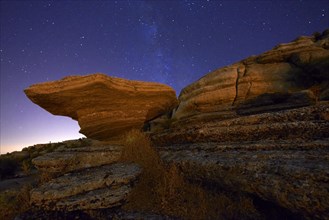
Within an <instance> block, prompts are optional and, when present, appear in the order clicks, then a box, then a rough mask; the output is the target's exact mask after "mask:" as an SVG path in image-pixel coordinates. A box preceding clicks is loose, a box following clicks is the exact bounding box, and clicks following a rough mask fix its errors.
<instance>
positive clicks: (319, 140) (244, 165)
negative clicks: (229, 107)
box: [159, 102, 329, 219]
mask: <svg viewBox="0 0 329 220" xmlns="http://www.w3.org/2000/svg"><path fill="white" fill-rule="evenodd" d="M182 129H183V128H182ZM328 131H329V102H323V103H320V104H319V105H317V106H310V107H303V108H297V109H292V110H283V111H280V112H275V113H263V114H257V115H251V116H244V117H240V118H238V119H229V120H225V121H221V122H217V124H216V122H211V123H204V124H203V125H199V126H196V127H194V128H189V129H185V132H183V131H181V132H178V131H177V133H170V134H169V133H167V136H166V134H163V136H166V141H169V142H170V140H171V141H172V143H173V142H174V143H176V144H174V145H169V146H168V147H163V148H159V150H160V154H161V157H162V159H163V160H164V161H166V162H167V163H174V164H176V165H177V166H178V167H180V169H181V170H182V171H183V173H184V174H185V175H186V177H188V178H190V179H192V180H194V181H202V182H206V183H208V184H209V183H212V184H214V185H216V186H218V187H220V188H223V189H226V190H230V191H236V192H240V193H241V192H244V193H249V194H252V195H255V196H257V197H259V198H262V199H264V200H266V201H271V202H274V203H276V204H278V205H280V206H281V207H285V208H287V209H289V210H291V211H293V212H295V213H298V214H302V215H304V216H305V217H309V218H311V219H315V218H319V219H326V218H329V203H328V202H327V201H326V199H325V198H328V197H329V191H328V181H329V171H328V170H329V157H328V155H329V132H328ZM170 135H172V136H170ZM169 136H170V138H169ZM171 138H172V139H171ZM169 139H170V140H169ZM181 140H189V142H190V143H191V144H186V142H185V143H184V142H183V141H181ZM161 143H162V145H164V144H163V143H164V142H161Z"/></svg>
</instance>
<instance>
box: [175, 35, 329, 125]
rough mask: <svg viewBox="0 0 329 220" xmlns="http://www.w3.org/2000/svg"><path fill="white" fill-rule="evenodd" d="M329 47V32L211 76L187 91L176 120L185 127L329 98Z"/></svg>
mask: <svg viewBox="0 0 329 220" xmlns="http://www.w3.org/2000/svg"><path fill="white" fill-rule="evenodd" d="M328 45H329V30H327V31H325V32H324V33H323V34H322V36H320V37H319V36H318V37H315V36H311V37H300V38H298V39H297V40H295V41H293V42H291V43H287V44H280V45H279V46H277V47H275V48H273V49H272V50H270V51H268V52H265V53H263V54H261V55H259V56H253V57H250V58H247V59H245V60H242V61H240V62H238V63H235V64H233V65H230V66H227V67H224V68H220V69H218V70H216V71H214V72H212V73H209V74H207V75H206V76H204V77H202V78H201V79H199V80H198V81H196V82H194V83H192V84H190V85H189V86H187V87H186V88H184V89H183V90H182V92H181V94H180V96H179V102H180V104H179V106H178V108H177V110H176V111H175V112H174V115H173V117H172V118H173V120H180V121H181V122H182V124H185V123H189V122H190V121H191V120H192V119H194V117H196V119H200V118H201V120H212V119H213V118H221V119H225V118H234V117H237V116H239V115H246V114H256V113H262V112H271V111H276V110H280V109H289V108H296V107H301V106H308V105H311V104H314V102H315V101H317V100H328V98H329V97H328V88H329V46H328ZM184 119H186V121H183V120H184ZM194 122H195V121H192V122H191V123H194Z"/></svg>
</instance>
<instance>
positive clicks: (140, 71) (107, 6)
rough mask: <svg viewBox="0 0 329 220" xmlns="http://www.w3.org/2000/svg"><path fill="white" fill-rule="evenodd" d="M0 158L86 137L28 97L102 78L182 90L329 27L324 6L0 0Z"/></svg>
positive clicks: (322, 1) (319, 0)
mask: <svg viewBox="0 0 329 220" xmlns="http://www.w3.org/2000/svg"><path fill="white" fill-rule="evenodd" d="M0 16H1V17H0V19H1V36H0V37H1V45H0V55H1V153H6V152H8V151H13V150H20V149H22V148H23V147H27V146H30V145H33V144H37V143H49V142H50V141H51V142H57V141H63V140H68V139H76V138H80V137H83V135H81V134H79V133H78V131H79V126H78V124H77V122H76V121H73V120H72V119H70V118H67V117H62V116H53V115H51V114H50V113H48V112H46V111H45V110H43V109H42V108H41V107H39V106H37V105H35V104H33V103H32V102H31V101H30V100H29V99H28V98H27V97H26V96H25V94H24V92H23V90H24V88H26V87H28V86H30V85H31V84H36V83H40V82H45V81H50V80H58V79H61V78H62V77H65V76H67V75H84V74H90V73H95V72H103V73H106V74H108V75H111V76H117V77H123V78H127V79H134V80H144V81H156V82H161V83H165V84H168V85H171V86H172V87H173V88H174V89H175V90H176V93H177V95H178V94H179V92H180V90H181V89H182V88H183V87H185V86H187V85H188V84H190V83H191V82H193V81H195V80H197V79H199V78H200V77H202V76H203V75H205V74H207V73H208V72H210V71H212V70H215V69H217V68H219V67H223V66H226V65H229V64H232V63H234V62H237V61H239V60H241V59H243V58H246V57H248V56H251V55H256V54H260V53H262V52H264V51H267V50H270V49H271V48H273V47H274V46H275V45H277V44H279V43H284V42H289V41H291V40H294V39H295V38H296V37H298V36H300V35H311V34H312V33H314V32H316V31H319V32H322V31H323V30H325V29H326V28H328V27H329V0H309V1H302V0H300V1H293V0H289V1H284V0H282V1H265V0H264V1H247V0H242V1H237V0H236V1H215V0H210V1H135V0H131V1H1V11H0Z"/></svg>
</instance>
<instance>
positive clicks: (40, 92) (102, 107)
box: [24, 74, 177, 140]
mask: <svg viewBox="0 0 329 220" xmlns="http://www.w3.org/2000/svg"><path fill="white" fill-rule="evenodd" d="M24 92H25V94H26V95H27V96H28V97H29V99H31V100H32V101H33V102H34V103H36V104H37V105H39V106H41V107H42V108H44V109H46V110H47V111H49V112H50V113H52V114H54V115H63V116H69V117H71V118H72V119H74V120H77V121H78V122H79V125H80V127H81V130H80V133H82V134H84V135H86V136H87V137H89V138H93V139H97V140H108V139H111V138H112V137H113V136H117V135H120V134H122V133H124V132H125V131H127V130H129V129H131V128H137V129H141V128H142V127H143V125H144V123H145V122H146V121H148V120H150V119H153V118H155V117H157V116H159V115H161V114H164V113H166V112H168V111H170V110H171V109H173V108H174V107H175V106H176V105H177V99H176V94H175V91H174V90H173V89H172V88H171V87H169V86H167V85H163V84H160V83H151V82H142V81H131V80H125V79H120V78H115V77H110V76H107V75H105V74H93V75H87V76H70V77H65V78H63V79H62V80H59V81H53V82H46V83H41V84H37V85H32V86H30V87H29V88H27V89H25V91H24Z"/></svg>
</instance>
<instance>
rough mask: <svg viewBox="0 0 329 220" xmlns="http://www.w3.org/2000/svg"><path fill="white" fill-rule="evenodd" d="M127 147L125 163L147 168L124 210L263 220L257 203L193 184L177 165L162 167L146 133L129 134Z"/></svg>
mask: <svg viewBox="0 0 329 220" xmlns="http://www.w3.org/2000/svg"><path fill="white" fill-rule="evenodd" d="M123 145H124V150H123V153H122V160H123V161H131V162H135V163H137V164H139V165H141V166H142V167H143V174H142V175H141V177H140V180H139V182H138V183H137V185H136V186H135V187H134V189H133V191H132V192H131V194H130V196H129V198H128V203H127V204H126V205H125V206H124V209H126V210H129V211H146V212H155V213H160V214H164V215H169V216H176V217H182V218H184V219H198V220H200V219H237V218H238V219H241V218H242V219H254V218H257V217H259V215H258V212H257V210H256V208H255V207H254V205H253V201H252V200H251V199H249V198H247V197H244V196H239V197H237V198H232V197H231V196H227V195H226V194H223V193H218V192H213V191H208V190H205V189H204V188H202V187H201V186H198V185H195V184H191V183H189V182H188V181H187V180H185V179H184V178H183V176H182V175H181V173H180V171H179V169H178V168H177V167H176V166H175V165H165V164H163V163H162V161H161V159H160V158H159V156H158V154H157V152H156V151H155V150H154V148H153V147H152V146H151V142H150V140H149V138H148V137H147V136H146V135H145V134H144V133H142V132H140V131H137V130H133V131H130V132H128V133H127V134H126V135H125V137H124V141H123Z"/></svg>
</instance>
